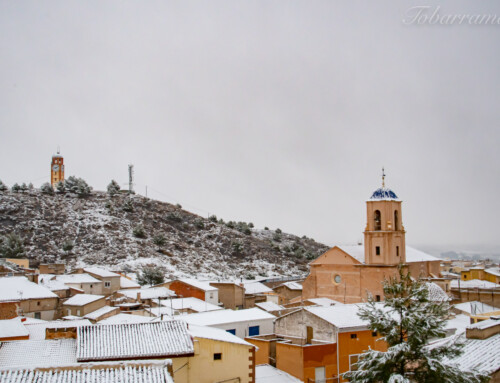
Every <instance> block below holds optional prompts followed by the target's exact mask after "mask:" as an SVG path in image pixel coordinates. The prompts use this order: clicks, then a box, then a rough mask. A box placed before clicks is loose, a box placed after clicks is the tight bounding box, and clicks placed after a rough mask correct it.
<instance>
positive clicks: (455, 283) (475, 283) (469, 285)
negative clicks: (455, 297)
mask: <svg viewBox="0 0 500 383" xmlns="http://www.w3.org/2000/svg"><path fill="white" fill-rule="evenodd" d="M450 286H451V288H452V289H458V287H459V286H460V288H461V289H476V288H478V289H497V288H499V287H500V284H498V283H493V282H490V281H482V280H480V279H471V280H470V281H460V280H452V281H451V282H450Z"/></svg>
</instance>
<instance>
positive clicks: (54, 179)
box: [50, 148, 64, 188]
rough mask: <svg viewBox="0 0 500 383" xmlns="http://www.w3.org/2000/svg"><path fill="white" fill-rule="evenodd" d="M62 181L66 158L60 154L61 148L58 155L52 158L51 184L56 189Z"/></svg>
mask: <svg viewBox="0 0 500 383" xmlns="http://www.w3.org/2000/svg"><path fill="white" fill-rule="evenodd" d="M61 181H64V158H63V156H61V154H60V153H59V148H57V154H54V155H53V156H52V162H51V163H50V183H51V184H52V187H54V188H55V187H56V186H57V183H58V182H61Z"/></svg>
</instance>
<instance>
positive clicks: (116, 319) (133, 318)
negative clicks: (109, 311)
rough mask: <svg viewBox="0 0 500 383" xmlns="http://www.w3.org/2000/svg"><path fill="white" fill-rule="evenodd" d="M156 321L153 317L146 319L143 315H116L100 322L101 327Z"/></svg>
mask: <svg viewBox="0 0 500 383" xmlns="http://www.w3.org/2000/svg"><path fill="white" fill-rule="evenodd" d="M152 319H154V318H152V317H145V316H142V315H133V314H123V313H120V314H116V315H113V316H112V317H109V318H106V319H103V320H102V321H99V322H98V324H100V325H108V324H130V323H147V322H151V320H152Z"/></svg>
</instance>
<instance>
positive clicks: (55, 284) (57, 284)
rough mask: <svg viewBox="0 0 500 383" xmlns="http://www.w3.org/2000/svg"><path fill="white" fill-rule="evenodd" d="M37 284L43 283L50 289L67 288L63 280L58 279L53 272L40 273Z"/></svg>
mask: <svg viewBox="0 0 500 383" xmlns="http://www.w3.org/2000/svg"><path fill="white" fill-rule="evenodd" d="M38 284H39V285H43V286H45V287H46V288H48V289H49V290H50V291H58V290H66V289H69V287H68V286H66V285H65V284H64V282H62V281H60V280H58V279H57V278H56V275H54V274H40V275H39V276H38Z"/></svg>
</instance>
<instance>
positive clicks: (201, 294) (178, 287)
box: [168, 281, 205, 301]
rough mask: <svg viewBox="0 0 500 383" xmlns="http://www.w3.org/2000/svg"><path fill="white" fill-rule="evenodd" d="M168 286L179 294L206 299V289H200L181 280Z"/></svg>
mask: <svg viewBox="0 0 500 383" xmlns="http://www.w3.org/2000/svg"><path fill="white" fill-rule="evenodd" d="M168 288H169V289H170V290H172V291H175V294H177V295H178V296H180V295H182V296H183V297H184V298H187V297H193V298H198V299H201V300H202V301H204V300H205V291H204V290H200V289H198V288H196V287H194V286H191V285H188V284H186V283H184V282H181V281H173V282H172V283H170V285H169V286H168Z"/></svg>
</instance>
